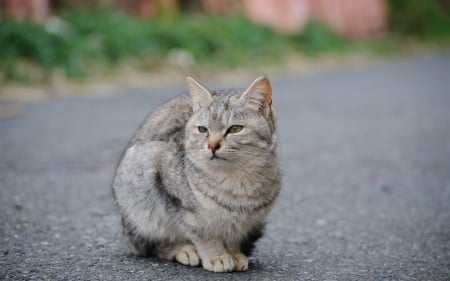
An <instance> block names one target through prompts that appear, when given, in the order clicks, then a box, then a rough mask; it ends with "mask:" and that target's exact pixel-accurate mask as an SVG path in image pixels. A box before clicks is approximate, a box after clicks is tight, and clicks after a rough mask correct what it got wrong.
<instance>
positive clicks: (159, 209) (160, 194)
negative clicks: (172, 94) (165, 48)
mask: <svg viewBox="0 0 450 281" xmlns="http://www.w3.org/2000/svg"><path fill="white" fill-rule="evenodd" d="M187 84H188V87H189V95H181V96H178V97H176V98H174V99H172V100H170V101H168V102H167V103H165V104H163V105H161V106H160V107H158V108H157V109H156V110H155V111H154V112H152V113H151V114H150V115H149V116H148V117H147V119H146V120H145V121H144V123H143V125H142V126H141V128H140V129H139V130H138V132H137V133H136V134H135V136H134V137H133V139H132V141H131V142H130V145H129V146H128V148H127V150H126V152H125V154H124V156H123V158H122V160H121V162H120V165H119V167H118V169H117V171H116V177H115V179H114V184H113V193H114V197H115V200H116V205H117V207H118V209H119V211H120V213H121V215H122V222H123V227H124V233H125V237H126V238H127V241H128V244H129V245H130V247H131V250H132V251H133V253H135V254H137V255H144V256H148V255H151V256H159V257H161V258H164V259H170V260H176V261H178V262H180V263H183V264H187V265H191V266H196V265H199V264H200V263H201V264H202V266H203V267H204V268H205V269H207V270H211V271H217V272H223V271H242V270H246V269H247V268H248V260H247V258H246V255H249V254H250V253H251V251H252V249H253V247H254V243H255V242H256V241H257V240H258V239H259V238H260V237H261V236H262V233H263V228H264V224H265V217H266V215H267V213H268V212H269V210H270V209H271V208H272V206H273V204H274V202H275V199H276V198H277V196H278V193H279V191H280V188H281V175H280V171H279V168H278V163H277V137H276V134H275V117H274V111H273V109H272V100H271V94H272V92H271V87H270V83H269V81H268V79H267V78H265V77H259V78H258V79H256V80H255V81H254V82H253V83H252V85H251V86H250V87H249V88H248V89H247V90H245V91H243V90H235V89H229V90H220V91H209V90H207V89H206V88H205V87H203V86H202V85H201V84H199V83H198V82H197V81H195V80H194V79H192V78H190V77H188V78H187ZM233 126H235V128H233V129H230V128H231V127H233ZM200 127H201V128H200ZM236 128H237V129H236Z"/></svg>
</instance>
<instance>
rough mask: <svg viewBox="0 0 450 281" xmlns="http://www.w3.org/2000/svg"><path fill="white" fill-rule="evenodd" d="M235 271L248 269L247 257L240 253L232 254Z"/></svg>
mask: <svg viewBox="0 0 450 281" xmlns="http://www.w3.org/2000/svg"><path fill="white" fill-rule="evenodd" d="M233 259H234V265H235V266H236V268H235V269H236V271H245V270H247V269H248V259H247V257H246V256H244V255H243V254H241V253H238V254H235V255H234V256H233Z"/></svg>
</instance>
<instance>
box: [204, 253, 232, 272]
mask: <svg viewBox="0 0 450 281" xmlns="http://www.w3.org/2000/svg"><path fill="white" fill-rule="evenodd" d="M202 265H203V268H204V269H206V270H209V271H214V272H231V271H233V270H234V269H235V264H234V259H233V257H232V256H231V255H230V254H225V255H221V256H215V257H212V258H210V259H204V260H202Z"/></svg>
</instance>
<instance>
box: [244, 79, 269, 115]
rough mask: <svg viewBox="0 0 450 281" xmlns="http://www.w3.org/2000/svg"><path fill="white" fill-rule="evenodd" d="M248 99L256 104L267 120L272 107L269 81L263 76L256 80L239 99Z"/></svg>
mask: <svg viewBox="0 0 450 281" xmlns="http://www.w3.org/2000/svg"><path fill="white" fill-rule="evenodd" d="M248 98H251V99H252V100H254V101H256V102H258V104H259V109H260V110H261V111H262V113H263V114H264V116H265V117H266V118H267V117H268V116H269V114H270V110H271V107H272V86H271V85H270V82H269V79H267V77H265V76H260V77H258V78H256V80H255V81H253V83H252V84H251V85H250V87H248V89H247V90H245V92H244V93H243V94H242V96H241V98H240V99H241V100H242V99H248Z"/></svg>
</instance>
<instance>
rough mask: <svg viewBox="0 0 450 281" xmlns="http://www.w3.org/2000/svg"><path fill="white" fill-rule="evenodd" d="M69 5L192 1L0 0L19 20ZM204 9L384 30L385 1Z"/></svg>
mask: <svg viewBox="0 0 450 281" xmlns="http://www.w3.org/2000/svg"><path fill="white" fill-rule="evenodd" d="M61 2H64V3H69V4H70V5H93V4H109V5H118V6H119V7H122V8H123V9H125V10H127V11H128V12H130V13H132V14H135V15H137V16H140V17H152V16H155V15H157V14H164V15H165V14H175V13H176V12H177V11H178V10H179V9H180V7H182V6H183V5H184V6H185V5H186V4H187V5H193V3H194V2H190V1H182V0H66V1H62V0H0V9H1V11H3V12H2V14H5V13H6V14H9V15H12V16H14V17H16V18H19V19H31V20H34V21H37V22H42V21H44V20H45V19H46V18H47V17H48V16H49V15H50V12H51V7H52V5H54V4H55V3H61ZM194 4H201V7H203V9H204V10H206V11H207V12H212V13H227V12H233V11H236V10H238V9H242V10H243V11H244V13H245V14H246V15H247V16H248V17H249V18H250V19H252V20H253V21H255V22H258V23H261V24H265V25H268V26H271V27H273V28H275V29H277V30H279V31H283V32H290V33H299V32H301V31H302V30H303V28H304V27H305V25H306V23H307V22H308V21H309V20H310V19H311V18H313V17H315V18H318V19H319V20H321V21H322V22H323V23H325V24H326V25H328V26H329V27H330V28H331V29H333V30H334V31H336V32H338V33H341V34H344V35H346V36H350V37H369V36H373V35H376V34H379V33H382V32H383V31H384V30H385V29H386V25H387V24H386V22H387V5H386V2H385V0H364V1H361V0H201V1H200V2H195V3H194Z"/></svg>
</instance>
